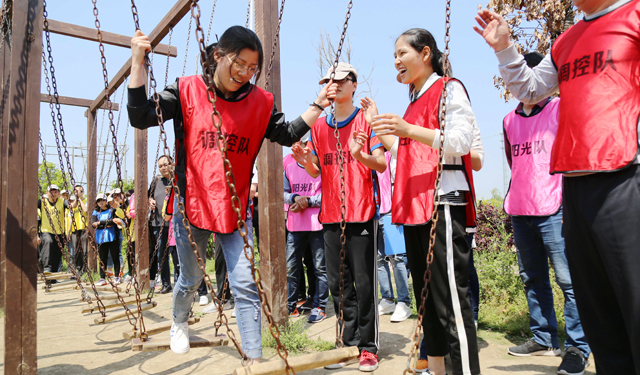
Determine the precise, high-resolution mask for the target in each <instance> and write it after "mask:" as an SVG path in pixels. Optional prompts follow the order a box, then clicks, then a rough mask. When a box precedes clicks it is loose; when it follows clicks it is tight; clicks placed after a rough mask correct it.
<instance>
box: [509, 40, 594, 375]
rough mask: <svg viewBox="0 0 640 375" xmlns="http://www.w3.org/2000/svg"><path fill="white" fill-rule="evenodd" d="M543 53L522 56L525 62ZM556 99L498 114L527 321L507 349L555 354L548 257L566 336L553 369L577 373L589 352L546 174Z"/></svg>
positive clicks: (551, 179)
mask: <svg viewBox="0 0 640 375" xmlns="http://www.w3.org/2000/svg"><path fill="white" fill-rule="evenodd" d="M543 57H544V56H542V55H541V54H539V53H537V52H534V53H529V54H527V55H525V57H524V58H525V61H526V62H527V65H528V66H529V67H532V68H533V67H535V66H536V65H538V63H539V62H540V61H541V60H542V59H543ZM559 105H560V99H559V98H555V99H554V98H551V97H548V98H545V99H543V100H542V101H540V102H538V103H537V104H524V103H520V104H519V105H518V107H517V108H516V109H515V110H514V111H512V112H510V113H509V114H508V115H507V116H506V117H505V118H504V139H505V152H506V156H507V161H508V162H509V166H510V167H511V183H510V185H509V191H508V192H507V195H506V197H505V200H504V210H505V211H506V212H507V214H509V215H511V220H512V222H513V238H514V240H515V243H516V247H517V249H518V266H519V268H520V277H521V278H522V283H523V284H524V289H525V294H526V296H527V303H528V304H529V315H530V318H529V326H530V327H531V332H533V338H531V339H529V340H528V341H527V342H525V343H524V344H522V345H518V346H514V347H511V348H509V354H511V355H515V356H520V357H524V356H532V355H541V356H557V355H559V354H560V345H559V342H558V322H557V321H556V312H555V309H554V307H553V291H552V290H551V284H550V283H549V262H551V264H552V265H553V268H554V270H555V276H556V282H557V283H558V285H559V286H560V288H561V289H562V292H563V293H564V319H565V331H566V334H567V339H566V341H565V343H564V347H565V351H566V353H568V354H567V355H565V356H564V359H563V361H562V363H561V364H560V367H558V373H559V374H582V373H584V370H585V368H586V367H587V366H588V365H589V362H588V361H587V359H588V358H589V354H590V353H591V349H590V348H589V344H588V343H587V340H586V338H585V335H584V331H583V330H582V324H581V323H580V317H579V316H578V309H577V307H576V300H575V296H574V293H573V287H572V285H571V275H570V272H569V265H568V263H567V256H566V254H565V243H564V237H563V235H562V176H560V175H550V174H549V163H550V160H551V147H552V145H553V143H554V140H555V138H556V133H557V131H558V109H559Z"/></svg>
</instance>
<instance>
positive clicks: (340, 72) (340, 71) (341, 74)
mask: <svg viewBox="0 0 640 375" xmlns="http://www.w3.org/2000/svg"><path fill="white" fill-rule="evenodd" d="M331 72H333V65H331V67H330V68H329V71H327V75H326V76H324V78H323V79H321V80H320V82H318V83H319V84H321V85H323V84H325V83H327V82H329V79H331ZM349 73H353V75H354V76H356V81H357V80H358V71H357V70H356V68H354V67H353V65H351V64H347V63H346V62H339V63H338V67H337V68H336V74H335V76H334V77H333V80H334V81H340V80H343V79H345V78H347V76H348V75H349Z"/></svg>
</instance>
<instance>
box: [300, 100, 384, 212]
mask: <svg viewBox="0 0 640 375" xmlns="http://www.w3.org/2000/svg"><path fill="white" fill-rule="evenodd" d="M360 130H363V131H364V132H365V133H366V134H367V135H368V137H367V138H368V142H367V143H366V144H365V146H364V148H363V151H365V152H367V151H369V150H370V147H371V144H372V138H370V137H371V133H372V131H371V128H370V127H369V125H368V124H367V122H366V121H365V119H364V115H363V112H362V111H361V110H359V111H358V113H357V114H356V116H355V117H354V118H353V120H351V122H349V123H348V124H347V125H345V126H343V127H342V128H339V130H338V131H339V133H340V143H341V144H342V153H343V156H344V181H345V194H346V195H345V206H346V214H345V220H346V221H347V222H348V223H364V222H367V221H369V220H371V219H372V218H373V216H374V215H375V213H376V205H375V200H374V197H373V174H372V173H371V169H369V168H368V167H366V166H364V164H362V163H360V162H359V161H357V160H356V159H354V158H353V156H351V153H350V152H349V142H350V141H351V139H352V138H353V132H354V131H360ZM333 131H334V129H333V126H332V125H330V124H328V123H327V118H326V117H321V118H319V119H318V120H316V122H315V124H314V125H313V128H312V129H311V142H309V144H310V145H311V147H313V149H314V150H315V152H316V154H317V156H318V161H319V164H320V171H321V174H322V182H323V184H322V208H321V210H320V216H319V218H320V222H321V223H323V224H331V223H339V222H340V220H341V214H340V166H339V164H338V151H337V148H336V138H335V137H334V135H333ZM374 138H375V140H376V141H375V143H378V142H377V137H375V136H374Z"/></svg>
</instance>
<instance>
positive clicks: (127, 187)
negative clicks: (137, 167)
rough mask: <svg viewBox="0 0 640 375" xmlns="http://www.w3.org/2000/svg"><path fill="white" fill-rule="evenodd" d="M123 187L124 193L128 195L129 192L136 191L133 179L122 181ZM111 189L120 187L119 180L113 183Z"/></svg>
mask: <svg viewBox="0 0 640 375" xmlns="http://www.w3.org/2000/svg"><path fill="white" fill-rule="evenodd" d="M122 186H123V192H124V193H126V192H127V190H132V189H135V185H134V181H133V177H131V178H127V179H125V180H122ZM109 187H110V188H111V189H116V188H119V187H120V184H119V183H118V180H114V181H112V182H111V185H109Z"/></svg>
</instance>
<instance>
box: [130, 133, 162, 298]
mask: <svg viewBox="0 0 640 375" xmlns="http://www.w3.org/2000/svg"><path fill="white" fill-rule="evenodd" d="M134 134H135V150H134V152H135V170H134V174H135V176H134V178H133V181H134V186H135V188H134V190H135V193H136V221H135V236H136V260H137V267H136V278H137V279H138V285H141V288H142V289H147V288H148V287H149V230H150V229H149V221H148V216H147V213H148V212H149V199H148V197H147V189H148V187H147V185H148V180H149V179H148V176H147V168H148V167H147V130H146V129H144V130H140V129H134ZM158 204H162V202H158ZM160 207H162V206H160ZM145 227H146V229H145ZM143 233H144V234H145V235H144V237H143V236H142V234H143Z"/></svg>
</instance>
